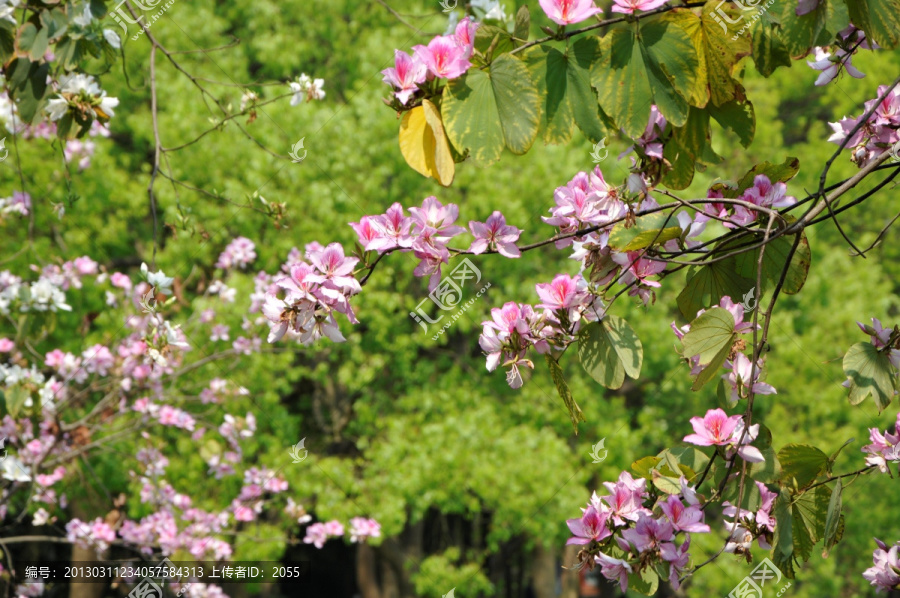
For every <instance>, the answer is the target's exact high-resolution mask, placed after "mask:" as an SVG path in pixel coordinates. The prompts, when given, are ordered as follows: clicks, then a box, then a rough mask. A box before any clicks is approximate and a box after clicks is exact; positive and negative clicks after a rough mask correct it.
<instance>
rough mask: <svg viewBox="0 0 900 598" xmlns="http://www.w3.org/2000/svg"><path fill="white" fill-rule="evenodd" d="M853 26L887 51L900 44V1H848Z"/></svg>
mask: <svg viewBox="0 0 900 598" xmlns="http://www.w3.org/2000/svg"><path fill="white" fill-rule="evenodd" d="M846 2H847V9H848V10H849V11H850V20H851V21H853V24H854V25H856V26H857V27H859V28H860V29H862V30H863V31H865V32H866V37H867V38H868V39H871V40H875V42H877V43H878V45H879V46H881V47H882V48H885V49H890V48H896V47H897V44H898V43H900V0H846Z"/></svg>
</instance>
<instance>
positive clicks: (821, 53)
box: [806, 48, 866, 85]
mask: <svg viewBox="0 0 900 598" xmlns="http://www.w3.org/2000/svg"><path fill="white" fill-rule="evenodd" d="M814 51H815V60H807V61H806V64H808V65H809V66H810V67H811V68H813V69H815V70H817V71H822V73H821V74H820V75H819V78H818V79H816V85H828V84H829V83H831V82H832V81H833V80H834V78H835V77H837V76H838V74H839V73H840V72H841V67H842V66H843V67H844V68H845V69H847V74H848V75H850V76H851V77H853V78H854V79H862V78H863V77H865V76H866V75H865V73H861V72H859V71H858V70H856V68H855V67H854V66H853V64H852V63H851V61H852V60H853V54H848V53H847V52H845V51H844V50H842V49H841V48H838V49H837V50H836V51H835V53H834V55H833V56H832V54H831V52H828V51H826V49H825V48H814Z"/></svg>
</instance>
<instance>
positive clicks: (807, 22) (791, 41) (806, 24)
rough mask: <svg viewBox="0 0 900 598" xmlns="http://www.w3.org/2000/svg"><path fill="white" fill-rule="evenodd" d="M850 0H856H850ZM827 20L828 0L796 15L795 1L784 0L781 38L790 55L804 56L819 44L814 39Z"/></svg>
mask: <svg viewBox="0 0 900 598" xmlns="http://www.w3.org/2000/svg"><path fill="white" fill-rule="evenodd" d="M851 2H857V0H851ZM827 20H828V1H826V0H822V1H821V2H819V4H818V5H817V6H816V8H815V9H814V10H812V11H810V12H808V13H807V14H805V15H797V3H796V2H795V1H793V0H788V1H786V2H784V8H783V11H782V14H781V27H782V35H781V38H782V40H784V43H785V46H786V47H787V50H788V52H790V54H791V56H792V57H794V58H799V57H801V56H805V55H806V53H807V52H809V49H810V48H811V47H812V46H815V45H819V44H817V43H816V40H818V39H819V36H820V34H822V32H823V31H824V30H825V24H826V22H827ZM835 33H836V32H835ZM825 43H827V42H824V41H823V44H825Z"/></svg>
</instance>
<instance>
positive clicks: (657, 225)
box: [609, 212, 681, 252]
mask: <svg viewBox="0 0 900 598" xmlns="http://www.w3.org/2000/svg"><path fill="white" fill-rule="evenodd" d="M673 225H674V226H673ZM680 236H681V227H680V226H678V220H676V218H675V213H674V212H668V213H664V212H654V213H652V214H647V215H646V216H639V217H638V218H636V219H635V221H634V224H632V225H631V226H630V227H626V226H625V223H624V222H620V223H618V224H616V225H615V226H614V227H613V229H612V231H611V232H610V233H609V246H610V247H612V248H613V249H615V250H616V251H623V252H624V251H637V250H638V249H643V248H645V247H649V246H651V245H661V244H663V243H665V242H667V241H671V240H672V239H677V238H678V237H680Z"/></svg>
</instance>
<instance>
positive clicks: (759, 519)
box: [722, 482, 778, 554]
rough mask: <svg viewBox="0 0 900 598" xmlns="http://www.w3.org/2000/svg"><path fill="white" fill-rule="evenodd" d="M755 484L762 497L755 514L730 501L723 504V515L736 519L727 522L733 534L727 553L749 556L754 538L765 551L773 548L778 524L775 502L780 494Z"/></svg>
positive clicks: (727, 544)
mask: <svg viewBox="0 0 900 598" xmlns="http://www.w3.org/2000/svg"><path fill="white" fill-rule="evenodd" d="M755 483H756V487H757V489H758V490H759V496H760V503H759V508H758V509H757V510H756V512H755V513H754V512H752V511H748V510H746V509H739V508H737V507H736V506H735V505H732V504H731V503H730V502H728V501H726V502H724V503H722V506H723V507H725V508H724V509H722V513H723V514H724V515H725V516H726V517H731V518H733V519H734V521H728V522H725V525H726V527H727V528H728V530H729V531H730V532H731V534H730V536H729V538H728V542H727V543H726V544H725V552H730V553H733V554H747V553H749V551H750V544H751V543H752V542H753V540H754V538H755V539H756V540H757V543H758V544H759V547H760V548H762V549H763V550H770V549H771V548H772V538H773V536H774V533H775V526H776V524H777V521H776V520H775V517H774V516H773V515H772V509H773V508H775V500H776V499H777V498H778V493H776V492H773V491H771V490H769V489H768V488H767V487H766V485H765V484H763V483H761V482H755Z"/></svg>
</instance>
